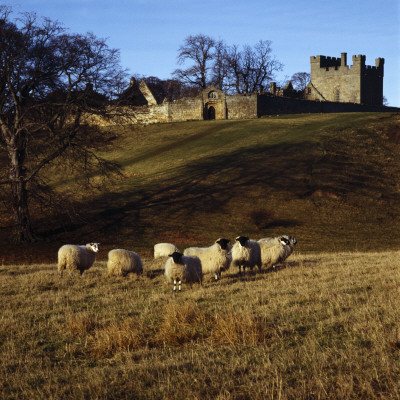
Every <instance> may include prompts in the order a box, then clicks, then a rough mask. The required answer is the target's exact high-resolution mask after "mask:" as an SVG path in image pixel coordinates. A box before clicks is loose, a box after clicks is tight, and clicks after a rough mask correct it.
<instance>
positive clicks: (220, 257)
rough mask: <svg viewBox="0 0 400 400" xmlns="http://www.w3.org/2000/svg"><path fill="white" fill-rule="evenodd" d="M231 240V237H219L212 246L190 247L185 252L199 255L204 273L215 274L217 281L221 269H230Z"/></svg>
mask: <svg viewBox="0 0 400 400" xmlns="http://www.w3.org/2000/svg"><path fill="white" fill-rule="evenodd" d="M229 242H230V240H229V239H225V238H219V239H217V240H216V241H215V243H214V244H213V245H212V246H210V247H189V248H187V249H185V250H184V252H183V254H184V255H185V256H187V255H190V256H197V257H199V258H200V261H201V266H202V270H203V275H205V274H214V276H215V280H216V281H217V280H218V279H220V278H221V271H226V270H228V269H229V267H230V264H231V261H232V254H231V252H230V248H229V246H228V243H229Z"/></svg>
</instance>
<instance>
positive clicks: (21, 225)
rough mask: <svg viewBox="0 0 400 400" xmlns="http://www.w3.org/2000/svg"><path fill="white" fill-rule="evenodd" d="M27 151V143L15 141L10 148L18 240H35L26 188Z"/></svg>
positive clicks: (11, 181) (11, 182) (12, 194)
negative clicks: (25, 165) (25, 163)
mask: <svg viewBox="0 0 400 400" xmlns="http://www.w3.org/2000/svg"><path fill="white" fill-rule="evenodd" d="M20 139H21V138H20ZM22 141H23V140H22ZM25 151H26V150H25V144H24V145H23V146H18V145H16V143H15V142H14V143H13V145H12V146H9V148H8V154H9V157H10V173H9V178H10V185H11V201H12V206H13V211H14V220H15V223H16V226H17V237H16V240H17V241H18V242H34V241H35V235H34V234H33V230H32V225H31V218H30V213H29V206H28V191H27V189H26V180H25V176H24V167H23V163H24V160H25Z"/></svg>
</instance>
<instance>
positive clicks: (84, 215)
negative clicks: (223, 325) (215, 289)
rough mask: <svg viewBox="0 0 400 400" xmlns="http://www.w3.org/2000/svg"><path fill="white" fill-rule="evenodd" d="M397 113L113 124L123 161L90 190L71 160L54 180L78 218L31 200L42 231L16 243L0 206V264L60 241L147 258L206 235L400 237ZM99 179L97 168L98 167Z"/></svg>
mask: <svg viewBox="0 0 400 400" xmlns="http://www.w3.org/2000/svg"><path fill="white" fill-rule="evenodd" d="M399 132H400V116H399V114H376V113H348V114H303V115H286V116H273V117H267V118H262V119H256V120H241V121H193V122H182V123H171V124H158V125H151V126H147V127H142V128H137V127H126V128H124V129H122V128H120V127H116V128H115V134H116V139H115V140H114V141H113V142H112V143H110V145H109V147H108V148H105V149H104V155H105V156H106V157H107V158H108V159H109V160H112V161H116V162H118V163H120V165H121V166H122V173H123V175H122V176H115V177H114V178H113V179H112V180H111V181H109V182H108V183H106V184H104V185H103V190H102V191H98V192H92V191H90V190H88V189H87V187H85V186H83V184H82V182H81V181H80V180H79V177H76V176H69V175H68V173H67V171H66V170H63V172H62V175H60V171H59V170H58V169H57V168H55V169H54V170H52V171H49V181H50V182H51V183H52V186H53V187H54V188H55V189H56V190H57V192H58V193H59V194H66V197H67V199H68V201H69V203H71V204H73V205H74V206H75V210H78V211H79V215H80V216H75V217H74V218H73V221H72V222H71V223H70V222H68V220H67V218H66V213H67V212H65V213H63V211H64V210H67V207H66V203H65V204H64V203H61V204H60V205H59V210H61V213H60V214H59V215H48V213H47V211H43V210H41V209H40V208H35V207H33V208H32V210H33V224H34V226H35V228H36V230H37V232H39V234H40V235H41V237H42V238H43V239H44V240H42V241H40V242H38V243H35V244H34V245H31V246H28V245H27V246H14V245H13V244H12V242H10V237H12V231H11V230H10V228H9V227H10V226H11V225H12V221H11V219H10V213H9V211H8V208H7V205H6V204H0V221H1V222H2V223H1V226H0V228H1V229H0V254H1V256H0V263H1V262H3V263H5V264H18V263H27V264H32V263H33V264H34V263H38V262H42V263H51V262H54V261H55V254H56V252H57V248H58V247H59V246H60V245H61V244H63V243H66V242H67V243H71V242H72V243H82V242H83V243H86V242H89V241H96V242H101V243H102V244H103V247H102V251H101V252H100V254H99V257H100V259H101V260H105V259H106V257H107V251H108V250H109V249H111V248H115V247H125V248H129V249H132V250H135V251H138V252H139V253H140V254H142V255H145V256H150V255H151V252H152V247H153V245H154V243H157V242H163V241H168V242H173V243H175V244H177V245H178V247H181V248H185V247H187V246H190V245H208V244H210V243H212V242H213V241H214V240H215V239H216V238H218V237H220V236H226V237H228V238H230V239H233V238H234V237H236V236H237V235H239V234H245V235H247V236H250V237H252V238H260V237H265V236H271V235H277V234H280V233H288V234H292V235H295V236H296V237H298V238H299V250H301V251H302V252H313V251H317V252H319V251H329V252H335V251H353V250H356V251H371V250H375V251H376V250H390V249H392V248H393V246H394V245H396V246H398V247H399V246H400V186H399V180H398V177H399V176H400V152H399V148H400V147H399V143H400V133H399ZM93 180H94V181H97V182H101V178H100V177H96V176H94V177H93Z"/></svg>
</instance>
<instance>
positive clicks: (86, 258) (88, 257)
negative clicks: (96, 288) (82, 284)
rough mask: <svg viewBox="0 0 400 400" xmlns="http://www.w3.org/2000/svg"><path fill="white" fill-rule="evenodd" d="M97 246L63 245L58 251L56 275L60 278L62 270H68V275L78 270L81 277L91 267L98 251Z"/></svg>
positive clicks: (91, 244) (94, 244)
mask: <svg viewBox="0 0 400 400" xmlns="http://www.w3.org/2000/svg"><path fill="white" fill-rule="evenodd" d="M99 244H100V243H88V244H86V245H76V244H65V245H64V246H61V247H60V249H59V250H58V273H59V274H60V277H62V275H63V271H64V270H68V271H69V274H70V275H72V272H73V271H75V270H78V271H79V272H80V274H81V275H82V274H83V272H84V271H86V270H87V269H89V268H90V267H91V266H92V265H93V263H94V260H95V259H96V254H97V252H98V251H99Z"/></svg>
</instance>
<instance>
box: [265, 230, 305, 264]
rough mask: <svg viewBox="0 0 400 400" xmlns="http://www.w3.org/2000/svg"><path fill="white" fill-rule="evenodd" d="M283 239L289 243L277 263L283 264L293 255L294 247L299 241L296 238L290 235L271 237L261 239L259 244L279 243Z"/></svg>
mask: <svg viewBox="0 0 400 400" xmlns="http://www.w3.org/2000/svg"><path fill="white" fill-rule="evenodd" d="M281 237H283V238H285V239H287V240H288V241H289V244H288V245H287V244H286V245H285V246H284V247H285V251H284V253H283V254H282V256H281V257H280V258H279V260H278V261H277V263H280V262H283V261H285V260H286V259H287V258H288V257H289V256H290V255H291V254H292V253H293V250H294V246H295V245H296V243H297V240H296V238H295V237H294V236H288V235H282V236H277V237H273V238H271V237H269V238H263V239H260V240H259V241H258V242H259V243H260V244H261V243H279V240H280V238H281Z"/></svg>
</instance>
